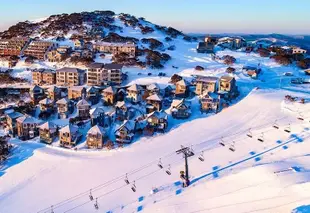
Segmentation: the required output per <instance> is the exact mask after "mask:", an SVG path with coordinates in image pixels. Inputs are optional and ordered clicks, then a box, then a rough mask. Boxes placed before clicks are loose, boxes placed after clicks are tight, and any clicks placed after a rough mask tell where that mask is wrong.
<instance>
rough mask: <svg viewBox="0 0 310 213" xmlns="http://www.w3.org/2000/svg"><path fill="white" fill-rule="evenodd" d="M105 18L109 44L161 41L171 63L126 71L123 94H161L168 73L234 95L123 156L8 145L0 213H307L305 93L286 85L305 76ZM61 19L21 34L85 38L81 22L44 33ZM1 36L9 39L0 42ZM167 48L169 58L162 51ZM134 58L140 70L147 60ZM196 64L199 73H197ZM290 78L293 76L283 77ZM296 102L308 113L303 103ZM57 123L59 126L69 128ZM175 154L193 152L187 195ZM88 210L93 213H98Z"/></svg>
mask: <svg viewBox="0 0 310 213" xmlns="http://www.w3.org/2000/svg"><path fill="white" fill-rule="evenodd" d="M85 17H86V18H90V17H89V16H87V14H86V16H85ZM109 17H113V19H109V18H107V19H105V22H106V23H107V24H106V25H105V26H106V27H104V29H103V32H104V33H105V35H107V34H108V33H110V32H112V31H113V32H115V33H117V34H119V35H121V36H123V37H131V38H134V39H138V41H137V44H138V46H139V48H150V47H149V44H145V43H143V42H141V39H143V38H153V39H157V40H158V41H160V42H162V43H163V46H162V47H160V48H159V49H157V50H158V51H159V52H161V53H167V54H169V55H170V56H171V60H169V61H167V62H166V63H165V66H164V68H163V69H151V68H150V67H146V68H144V69H141V68H139V67H125V68H124V69H123V72H125V73H127V75H128V79H127V81H126V82H124V85H131V84H134V83H136V84H143V85H148V84H151V83H157V84H159V85H160V86H161V85H163V86H167V85H169V84H170V83H169V81H170V77H171V76H172V75H173V74H178V75H180V76H182V77H184V78H185V79H189V80H191V79H192V78H193V76H196V75H202V76H216V77H220V76H223V75H230V76H233V77H234V78H235V79H236V81H237V86H238V89H239V90H240V96H239V97H238V98H237V99H236V100H234V101H233V102H232V103H231V104H230V106H229V107H228V108H226V109H224V110H222V111H221V112H219V113H218V114H213V113H210V114H203V115H202V114H201V112H200V111H199V104H198V97H196V96H195V97H192V98H189V101H191V103H192V106H193V108H192V109H193V114H192V116H191V117H190V119H187V120H175V119H170V120H169V131H167V132H165V133H156V134H155V135H153V136H152V137H149V136H143V137H140V138H137V139H135V141H134V143H132V144H130V145H128V146H125V147H124V148H117V149H113V150H107V149H102V150H88V149H85V138H83V141H82V142H81V143H80V144H79V145H78V146H77V148H76V149H64V148H60V147H59V146H58V144H52V145H45V144H42V143H39V138H36V139H34V140H31V141H26V142H22V141H20V140H18V139H12V140H11V143H12V144H13V145H14V148H13V152H12V154H11V155H10V157H9V158H8V160H7V161H6V162H5V163H4V164H1V165H0V213H20V212H23V213H33V212H37V213H64V212H66V213H67V212H70V213H71V212H72V213H92V212H102V213H104V212H105V213H106V212H109V213H121V212H122V213H123V212H124V213H133V212H146V213H155V212H160V213H195V212H212V213H227V212H229V213H231V212H232V213H250V212H263V213H304V212H310V161H309V159H310V86H309V84H302V85H293V84H291V79H292V78H295V77H301V78H303V77H305V74H304V72H302V70H300V69H299V68H297V67H296V66H295V65H290V66H281V65H279V64H277V63H276V62H275V61H273V60H272V59H270V58H269V57H266V58H265V57H260V56H259V55H258V54H256V53H245V52H242V51H241V50H240V51H231V50H221V49H217V50H216V56H218V57H219V59H214V58H212V57H211V55H210V54H199V53H197V51H196V46H197V42H196V41H194V40H193V41H192V42H189V41H185V40H184V36H185V35H183V34H182V33H181V34H179V35H176V36H175V37H174V38H173V39H172V40H171V41H167V40H166V37H167V36H169V37H170V36H171V33H176V32H175V31H173V30H172V32H171V30H170V31H169V30H168V28H160V27H158V26H157V27H156V25H154V24H152V23H150V22H147V21H145V20H144V19H138V23H139V24H141V26H142V28H143V29H144V28H146V27H149V28H152V29H154V31H153V32H149V33H146V34H142V33H141V26H139V25H138V24H137V25H136V26H130V23H131V22H126V23H124V21H122V20H121V18H120V14H119V15H117V14H110V15H109ZM60 18H61V17H58V18H57V17H55V16H52V17H50V18H48V19H44V20H42V19H40V20H36V21H33V22H29V23H28V22H27V24H26V25H27V26H28V27H33V31H29V32H28V31H25V32H24V31H23V32H22V31H19V33H21V34H23V33H25V34H26V35H29V36H32V37H35V36H40V37H41V38H42V39H47V40H54V41H55V39H56V37H58V36H64V37H65V39H64V40H62V41H59V43H60V44H64V45H71V46H72V45H73V42H72V41H71V40H70V39H69V38H70V37H71V36H72V35H73V34H74V33H75V32H76V31H77V30H82V31H83V30H87V29H90V27H89V23H88V21H86V20H85V21H83V24H82V25H81V26H80V25H79V27H77V26H78V25H74V26H75V27H72V26H68V27H69V28H70V30H68V29H67V28H64V29H65V31H66V33H65V32H64V31H63V30H61V31H59V34H55V33H56V31H57V27H55V26H54V27H53V30H52V31H51V32H53V33H54V34H55V35H54V36H51V35H50V34H49V33H46V31H45V30H46V29H49V30H51V29H50V28H47V26H49V24H51V21H52V20H55V19H60ZM74 20H75V19H74ZM133 20H135V19H133ZM78 23H80V22H78ZM87 23H88V24H87ZM112 25H113V26H115V27H113V26H112ZM17 26H18V25H17ZM73 28H74V29H73ZM30 29H31V28H30ZM111 29H113V30H111ZM54 30H55V31H54ZM44 33H45V34H44ZM7 35H9V34H8V32H4V33H3V34H2V36H7ZM171 46H175V50H168V48H169V47H171ZM225 55H231V56H233V57H235V58H236V62H235V63H234V64H233V65H232V66H233V67H234V68H235V69H236V71H235V73H230V74H227V72H226V69H227V68H228V65H226V64H224V63H223V61H222V60H221V59H220V58H221V57H222V56H225ZM111 59H112V56H111V55H107V56H106V57H105V58H104V59H102V58H100V57H99V55H97V57H96V59H95V61H97V62H104V63H107V62H110V61H111ZM139 59H140V60H141V61H143V60H145V57H142V56H141V57H139ZM258 64H259V67H260V68H261V69H262V72H261V74H260V75H259V77H258V79H256V80H254V79H252V78H250V77H249V76H248V75H247V74H246V73H245V72H244V71H243V70H242V68H243V67H244V66H258ZM197 65H199V66H202V67H203V68H204V70H202V71H198V70H196V69H195V67H196V66H197ZM63 66H73V65H72V64H69V63H67V62H61V63H52V62H36V63H34V64H32V65H29V64H26V63H25V62H24V60H21V61H19V62H18V64H17V65H16V67H14V70H13V71H12V75H13V76H15V77H22V78H26V79H29V81H31V72H30V71H29V68H61V67H63ZM0 68H3V69H5V68H7V65H6V64H5V62H2V61H0ZM81 68H85V67H83V66H81ZM287 72H290V73H291V74H292V75H293V76H285V75H284V74H285V73H287ZM160 73H165V76H162V75H160V76H159V74H160ZM286 95H291V96H292V97H298V98H297V101H296V102H289V101H286V100H285V96H286ZM302 98H304V99H305V104H301V103H300V100H301V99H302ZM99 105H100V106H101V105H102V104H98V106H99ZM92 107H94V106H92ZM54 122H55V123H57V122H58V124H63V125H65V124H67V123H68V122H69V119H58V120H57V119H55V120H54ZM275 127H276V128H275ZM88 128H89V126H86V127H84V128H83V129H81V131H83V132H85V131H87V130H88ZM0 133H1V134H4V132H0ZM248 135H250V136H251V137H249V136H248ZM221 144H222V145H221ZM181 146H188V147H190V148H191V149H192V151H193V152H194V153H195V155H194V156H192V157H190V158H189V162H188V163H189V175H190V181H191V184H190V186H189V187H187V188H183V187H182V184H181V180H180V171H182V170H184V158H183V156H182V155H178V154H176V150H178V149H180V148H181ZM199 158H200V160H199ZM201 159H203V160H201ZM159 162H161V165H162V166H163V168H160V167H159V166H158V163H159ZM167 171H168V172H167ZM168 173H171V174H170V175H169V174H168ZM126 179H128V181H129V184H127V183H125V180H126ZM132 187H134V189H135V192H133V190H132V189H131V188H132ZM90 195H91V196H92V197H93V198H94V199H90ZM94 204H98V206H99V208H98V209H95V208H94Z"/></svg>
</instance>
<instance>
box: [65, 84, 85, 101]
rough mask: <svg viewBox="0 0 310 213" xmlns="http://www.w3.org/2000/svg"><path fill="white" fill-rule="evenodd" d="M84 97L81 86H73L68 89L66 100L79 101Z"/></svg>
mask: <svg viewBox="0 0 310 213" xmlns="http://www.w3.org/2000/svg"><path fill="white" fill-rule="evenodd" d="M85 96H86V89H85V88H84V87H83V86H73V87H69V88H68V98H69V99H71V100H79V99H82V98H84V97H85Z"/></svg>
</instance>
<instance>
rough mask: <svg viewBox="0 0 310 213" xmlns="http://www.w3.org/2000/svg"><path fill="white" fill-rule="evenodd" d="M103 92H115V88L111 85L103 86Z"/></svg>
mask: <svg viewBox="0 0 310 213" xmlns="http://www.w3.org/2000/svg"><path fill="white" fill-rule="evenodd" d="M103 92H107V93H113V94H115V93H116V89H115V88H114V87H112V86H109V87H107V88H105V89H104V90H103Z"/></svg>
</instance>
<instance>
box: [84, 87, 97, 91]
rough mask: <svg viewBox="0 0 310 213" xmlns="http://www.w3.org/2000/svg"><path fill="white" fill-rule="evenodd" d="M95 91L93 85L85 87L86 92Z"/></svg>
mask: <svg viewBox="0 0 310 213" xmlns="http://www.w3.org/2000/svg"><path fill="white" fill-rule="evenodd" d="M95 91H97V88H96V87H94V86H91V87H88V88H87V89H86V92H95Z"/></svg>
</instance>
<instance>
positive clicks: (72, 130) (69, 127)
mask: <svg viewBox="0 0 310 213" xmlns="http://www.w3.org/2000/svg"><path fill="white" fill-rule="evenodd" d="M78 129H79V128H78V127H77V126H74V125H71V124H68V125H67V126H65V127H63V128H61V129H60V130H59V132H62V133H64V132H70V133H75V132H77V131H78Z"/></svg>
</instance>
